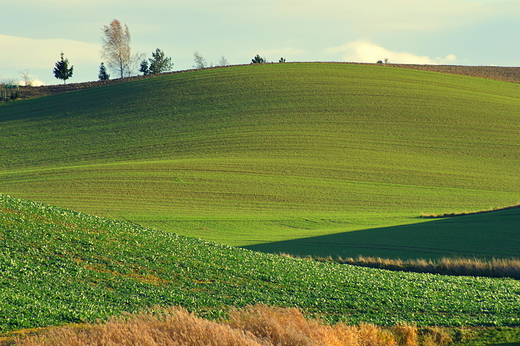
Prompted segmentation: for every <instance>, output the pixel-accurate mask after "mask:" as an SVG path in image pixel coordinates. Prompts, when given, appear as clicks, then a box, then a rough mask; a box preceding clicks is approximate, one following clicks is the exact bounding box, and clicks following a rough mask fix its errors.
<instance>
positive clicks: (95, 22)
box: [0, 0, 520, 84]
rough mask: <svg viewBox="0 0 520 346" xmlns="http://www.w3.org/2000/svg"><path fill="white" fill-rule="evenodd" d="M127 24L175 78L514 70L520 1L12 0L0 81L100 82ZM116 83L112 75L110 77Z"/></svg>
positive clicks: (139, 46)
mask: <svg viewBox="0 0 520 346" xmlns="http://www.w3.org/2000/svg"><path fill="white" fill-rule="evenodd" d="M113 19H118V20H119V21H121V22H122V23H123V24H126V25H128V27H129V29H130V34H131V36H132V43H131V47H132V50H133V52H140V53H145V54H146V56H147V57H150V56H151V53H152V51H155V49H156V48H160V49H162V50H163V51H164V52H165V53H166V55H168V56H170V57H171V58H172V61H173V62H174V64H175V65H174V70H185V69H190V68H192V66H193V65H194V61H193V53H194V52H195V51H198V52H199V53H200V54H201V55H202V56H203V57H204V58H205V59H206V60H207V61H208V63H211V62H213V63H214V64H217V63H218V62H219V60H220V58H221V57H222V56H225V57H226V59H227V60H228V61H229V62H230V63H231V64H245V63H249V62H250V61H251V59H252V58H253V56H254V55H256V54H260V55H262V56H264V57H265V58H267V60H268V61H278V59H279V58H280V57H282V56H283V57H284V58H286V59H287V61H359V62H376V61H377V60H384V59H385V58H387V59H388V60H389V61H390V62H395V63H397V62H402V63H419V64H456V65H498V66H520V0H507V1H502V0H493V1H491V0H360V1H350V0H320V1H305V0H298V1H296V0H276V1H275V0H261V1H249V0H241V1H240V0H213V1H212V0H191V1H178V0H173V1H167V0H155V1H148V2H146V1H134V0H75V1H69V0H17V1H6V2H5V3H3V4H2V6H1V8H0V23H1V26H0V78H1V79H4V80H5V79H20V71H28V73H29V74H31V75H32V76H33V78H34V79H37V80H39V81H41V82H43V83H45V84H58V83H61V81H59V80H57V79H55V78H54V76H53V74H52V69H53V67H54V63H55V62H56V61H58V60H59V58H60V53H61V52H62V51H63V52H64V53H65V57H67V58H68V59H69V61H70V63H71V64H72V65H74V75H73V77H72V78H71V79H70V80H69V81H68V82H69V83H73V82H84V81H90V80H97V74H98V69H99V64H100V63H101V61H102V59H101V56H100V50H101V42H100V39H101V28H102V27H103V26H104V25H108V24H109V23H110V22H111V21H112V20H113ZM112 76H113V77H115V76H116V74H115V73H112Z"/></svg>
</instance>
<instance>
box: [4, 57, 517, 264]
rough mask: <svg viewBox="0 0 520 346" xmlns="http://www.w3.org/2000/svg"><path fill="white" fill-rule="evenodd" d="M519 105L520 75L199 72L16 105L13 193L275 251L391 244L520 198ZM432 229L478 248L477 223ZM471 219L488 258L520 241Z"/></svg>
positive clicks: (325, 69)
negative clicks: (353, 242)
mask: <svg viewBox="0 0 520 346" xmlns="http://www.w3.org/2000/svg"><path fill="white" fill-rule="evenodd" d="M518 109H520V85H516V84H511V83H505V82H499V81H492V80H485V79H479V78H472V77H463V76H456V75H445V74H439V73H432V72H425V71H414V70H405V69H396V68H391V67H386V66H360V65H348V64H329V63H301V64H266V65H260V66H239V67H229V68H221V69H209V70H201V71H190V72H186V73H181V74H173V75H166V76H160V77H156V78H150V79H145V80H139V81H133V82H128V83H121V84H116V85H110V86H106V87H99V88H92V89H87V90H82V91H77V92H70V93H66V94H60V95H53V96H49V97H43V98H39V99H31V100H25V101H20V102H14V103H11V104H8V105H2V106H0V128H1V131H2V136H0V148H2V150H1V151H0V193H5V194H10V195H13V196H17V197H22V198H28V199H32V200H38V201H42V202H46V203H51V204H54V205H59V206H62V207H66V208H72V209H74V210H81V211H83V212H87V213H92V214H96V215H100V216H103V217H109V218H115V219H126V220H130V221H132V222H136V223H139V224H142V225H144V226H149V227H154V228H158V229H161V230H168V231H175V232H177V233H179V234H184V235H193V236H197V237H201V238H203V239H207V240H215V241H218V242H222V243H225V244H229V245H237V246H256V245H258V244H263V245H262V250H264V251H271V250H275V249H276V251H278V250H279V249H280V250H283V247H284V246H280V244H282V245H284V244H287V243H283V242H291V241H292V243H291V245H290V248H291V251H295V252H298V253H309V252H312V253H314V252H319V253H320V254H322V253H323V252H324V251H327V250H328V249H330V250H334V252H335V253H333V254H336V253H337V252H339V251H340V250H338V249H342V246H341V244H342V242H343V243H345V244H347V243H348V242H349V241H350V235H349V234H348V233H349V232H352V231H356V232H355V234H354V233H352V235H353V236H354V235H355V237H357V239H361V238H364V240H361V241H362V242H363V247H364V248H365V249H368V250H367V251H368V252H370V254H377V253H378V249H380V246H379V245H377V246H374V247H372V248H370V246H371V245H370V243H371V241H372V240H373V239H374V237H377V236H374V235H373V234H374V232H375V233H377V232H383V233H384V232H387V230H388V231H390V232H393V230H394V229H395V228H394V227H411V228H406V229H413V228H414V227H415V228H417V229H422V228H421V227H422V225H423V224H422V223H423V222H426V221H425V220H419V219H418V218H417V216H418V215H419V214H420V213H421V212H427V213H443V212H459V211H464V210H468V211H470V210H479V209H487V208H489V207H503V206H507V205H512V204H516V203H518V202H519V201H520V184H519V181H518V171H519V169H520V141H519V140H518V139H519V133H520V114H519V112H518ZM511 222H513V223H514V225H518V218H517V217H516V218H513V219H512V221H511ZM515 222H516V223H515ZM418 223H421V224H419V225H418ZM405 225H410V226H405ZM428 225H429V227H430V228H428V229H432V228H433V225H435V226H436V227H437V226H438V227H441V231H442V234H453V235H454V238H456V239H462V241H457V242H458V243H459V244H460V246H455V247H453V246H451V245H450V244H449V243H450V241H451V238H450V239H439V241H438V242H437V243H436V244H435V247H436V250H435V251H434V252H433V253H432V255H431V256H433V257H437V256H442V255H452V254H464V255H467V248H466V247H465V245H464V244H465V242H464V239H463V238H464V237H468V241H469V240H471V238H472V237H473V235H472V233H471V232H467V231H464V233H461V234H459V233H458V232H459V225H455V224H453V223H451V224H450V223H449V222H438V221H428ZM471 227H474V228H475V231H476V232H478V233H479V234H481V235H485V236H484V237H483V238H479V239H483V241H482V243H481V245H480V246H481V247H480V250H479V249H478V246H477V248H476V249H475V255H484V256H497V257H502V256H509V255H510V253H509V252H508V253H503V252H500V251H496V252H489V251H488V249H487V243H489V242H490V241H492V242H494V244H495V245H494V248H497V249H498V248H500V247H501V244H504V245H514V244H517V245H518V244H520V239H519V237H518V234H517V233H514V234H513V235H512V237H509V238H507V237H505V236H502V235H499V236H497V233H498V234H501V232H502V230H501V229H493V230H491V229H489V225H487V224H484V223H482V224H479V223H473V224H472V226H471ZM364 230H367V231H366V232H367V233H364V232H365V231H364ZM434 231H435V229H432V232H434ZM405 233H406V232H405ZM363 234H366V236H364V235H363ZM387 234H391V233H387ZM392 234H393V233H392ZM406 234H407V236H408V237H409V238H408V240H407V241H408V242H409V243H413V242H414V238H413V237H414V235H417V234H420V232H419V233H417V232H408V233H406ZM330 235H333V239H334V242H335V245H334V247H333V248H331V247H330V246H329V245H327V244H328V243H329V242H317V244H315V245H312V246H308V244H306V245H304V246H303V247H300V246H299V245H298V243H302V242H303V243H305V242H307V240H308V239H323V238H319V237H326V236H330ZM343 235H346V236H343ZM360 237H361V238H360ZM297 239H307V240H304V241H298V240H297ZM382 239H384V237H383V238H382ZM338 242H339V244H338ZM269 243H273V246H272V247H271V248H269ZM517 248H518V246H517ZM350 249H352V247H350ZM341 251H343V253H341V254H342V255H348V256H355V255H357V254H358V253H344V252H345V251H344V248H343V249H342V250H341ZM353 251H357V250H355V249H354V250H353ZM407 251H408V249H406V248H403V249H402V252H400V253H401V256H400V257H402V258H406V257H413V256H416V255H417V252H416V251H415V250H412V251H411V252H407ZM286 252H287V251H286Z"/></svg>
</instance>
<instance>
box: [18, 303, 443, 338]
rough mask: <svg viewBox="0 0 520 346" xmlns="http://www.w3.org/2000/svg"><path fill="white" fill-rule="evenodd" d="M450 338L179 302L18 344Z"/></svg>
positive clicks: (289, 311) (282, 311) (291, 311)
mask: <svg viewBox="0 0 520 346" xmlns="http://www.w3.org/2000/svg"><path fill="white" fill-rule="evenodd" d="M447 341H451V339H450V338H449V336H448V335H447V334H446V333H445V332H444V331H442V330H441V329H439V328H426V329H421V330H419V329H418V328H417V327H416V326H412V325H406V324H402V325H397V326H395V327H393V328H382V327H379V326H375V325H372V324H366V323H361V324H360V325H359V326H349V325H346V324H343V323H338V324H336V325H334V326H331V325H328V324H325V323H323V322H322V321H320V320H317V319H307V318H305V316H304V315H303V313H302V312H301V311H300V310H298V309H296V308H280V307H269V306H266V305H255V306H247V307H245V308H242V309H236V308H232V309H231V310H230V311H229V319H228V320H227V321H221V322H215V321H208V320H204V319H201V318H198V317H196V316H195V315H194V314H192V313H189V312H187V311H185V310H183V309H182V308H167V309H156V310H155V311H154V312H149V313H141V314H136V315H130V314H125V315H122V316H120V317H114V318H111V319H109V321H108V322H106V323H98V324H93V325H87V326H81V327H73V326H67V327H57V328H52V329H49V330H47V331H46V332H44V333H42V334H39V335H35V336H28V337H24V338H22V337H18V338H17V339H16V340H15V344H16V345H20V346H51V345H52V346H80V345H82V346H94V345H96V346H98V345H99V346H101V345H103V346H115V345H121V346H125V345H128V346H130V345H140V346H158V345H162V346H169V345H172V346H231V345H233V346H235V345H236V346H275V345H276V346H439V345H444V344H446V343H447Z"/></svg>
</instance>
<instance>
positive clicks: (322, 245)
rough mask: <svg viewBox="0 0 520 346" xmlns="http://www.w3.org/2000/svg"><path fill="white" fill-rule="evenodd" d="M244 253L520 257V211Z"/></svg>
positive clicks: (287, 243) (257, 247)
mask: <svg viewBox="0 0 520 346" xmlns="http://www.w3.org/2000/svg"><path fill="white" fill-rule="evenodd" d="M244 248H246V249H250V250H254V251H260V252H268V253H288V254H291V255H297V256H307V255H315V256H329V255H330V256H333V257H337V256H340V257H343V258H346V257H357V256H358V255H361V256H377V257H382V258H401V259H415V258H425V259H436V258H441V257H447V256H449V257H453V256H458V257H478V258H491V257H496V258H510V257H520V208H515V209H507V210H499V211H496V212H490V213H482V214H473V215H465V216H457V217H450V218H444V219H435V220H432V221H428V222H421V223H416V224H409V225H403V226H394V227H386V228H374V229H367V230H360V231H353V232H345V233H336V234H330V235H325V236H319V237H311V238H300V239H294V240H287V241H281V242H274V243H264V244H255V245H250V246H244Z"/></svg>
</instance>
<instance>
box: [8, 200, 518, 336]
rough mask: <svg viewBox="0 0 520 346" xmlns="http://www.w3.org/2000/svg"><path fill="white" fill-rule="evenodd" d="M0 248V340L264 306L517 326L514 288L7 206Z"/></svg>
mask: <svg viewBox="0 0 520 346" xmlns="http://www.w3.org/2000/svg"><path fill="white" fill-rule="evenodd" d="M0 242H1V245H2V246H1V247H0V269H1V271H0V273H1V274H0V286H1V287H2V289H1V290H0V298H1V299H0V331H9V330H15V329H20V328H31V327H37V326H46V325H57V324H63V323H77V322H84V321H94V320H95V319H97V318H105V317H107V316H108V315H113V314H116V313H119V312H121V311H129V312H133V311H138V310H140V309H144V308H146V307H150V306H153V305H156V304H159V305H163V306H168V305H181V306H184V307H186V308H188V309H189V310H192V311H195V312H197V313H199V314H201V315H206V316H212V317H217V316H222V315H223V314H224V313H225V311H226V309H227V308H228V307H229V306H238V307H241V306H245V305H247V304H256V303H265V304H269V305H278V306H297V307H300V308H302V309H303V310H304V311H306V312H307V313H308V314H311V315H318V316H325V317H326V318H327V319H328V320H330V321H339V320H347V321H348V322H349V323H358V322H360V321H365V322H372V323H378V324H385V325H393V324H395V323H398V322H405V321H406V322H409V323H417V324H419V325H451V326H462V325H466V326H472V325H490V326H495V325H518V324H520V320H519V318H520V310H519V308H518V307H519V306H520V300H519V299H520V298H519V297H520V284H519V283H518V281H515V280H509V279H485V278H471V277H447V276H439V275H429V274H413V273H396V272H388V271H382V270H376V269H369V268H357V267H352V266H347V265H337V264H333V263H317V262H311V261H305V260H294V259H288V258H284V257H279V256H274V255H268V254H261V253H255V252H251V251H248V250H243V249H238V248H232V247H227V246H223V245H218V244H215V243H210V242H205V241H202V240H197V239H194V238H186V237H182V236H178V235H174V234H171V233H167V232H160V231H156V230H152V229H144V228H141V227H138V226H135V225H132V224H129V223H125V222H116V221H109V220H104V219H98V218H95V217H92V216H89V215H86V214H82V213H74V212H69V211H67V210H64V209H60V208H55V207H50V206H47V205H42V204H38V203H32V202H28V201H23V200H19V199H13V198H9V197H5V196H2V197H1V202H0Z"/></svg>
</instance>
